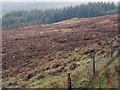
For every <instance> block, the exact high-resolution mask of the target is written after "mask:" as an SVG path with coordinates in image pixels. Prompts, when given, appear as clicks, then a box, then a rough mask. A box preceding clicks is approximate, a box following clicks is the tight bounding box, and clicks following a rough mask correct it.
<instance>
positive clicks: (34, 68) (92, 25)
mask: <svg viewBox="0 0 120 90" xmlns="http://www.w3.org/2000/svg"><path fill="white" fill-rule="evenodd" d="M117 36H118V15H117V14H114V15H107V16H102V17H94V18H81V19H80V18H73V19H69V20H64V21H62V22H58V23H53V24H46V25H34V26H27V27H24V28H19V29H14V30H9V31H2V48H3V51H2V62H3V65H2V67H3V76H2V77H3V87H12V88H13V87H14V88H16V87H35V88H38V87H54V85H56V87H66V82H67V81H65V83H64V85H63V81H64V79H66V78H67V77H66V76H67V75H66V73H67V71H69V72H71V73H72V74H74V77H75V76H77V77H79V76H80V75H81V73H82V74H83V73H85V75H86V74H87V71H89V70H90V71H91V70H92V68H91V67H92V58H91V55H92V54H94V55H95V57H96V71H97V72H101V71H102V70H103V68H104V66H106V65H108V63H109V62H110V42H111V40H113V47H114V48H113V57H114V60H113V61H111V63H112V62H114V61H115V62H117V60H118V57H117V53H118V51H117V48H118V45H117V42H118V41H120V40H119V38H118V37H117ZM88 69H89V70H88ZM79 73H80V74H79ZM74 77H72V83H73V86H74V87H77V88H79V87H80V85H78V86H77V85H76V82H77V81H78V79H76V78H74ZM75 79H76V80H75ZM79 79H80V78H79ZM117 84H118V83H117ZM103 87H104V86H103ZM111 87H117V86H111Z"/></svg>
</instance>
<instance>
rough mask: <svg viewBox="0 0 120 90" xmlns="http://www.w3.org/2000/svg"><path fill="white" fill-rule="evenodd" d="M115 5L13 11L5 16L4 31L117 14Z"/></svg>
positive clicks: (87, 5)
mask: <svg viewBox="0 0 120 90" xmlns="http://www.w3.org/2000/svg"><path fill="white" fill-rule="evenodd" d="M117 8H118V7H117V6H116V5H115V4H114V3H109V2H108V3H105V2H98V3H91V2H90V3H88V4H80V5H78V6H75V7H72V6H71V7H65V8H61V9H51V10H46V11H42V10H32V11H24V10H22V11H13V12H11V13H7V14H5V15H4V16H3V19H2V20H3V22H2V24H3V27H2V28H3V30H10V29H16V28H20V27H24V26H29V25H40V24H50V23H55V22H59V21H63V20H67V19H71V18H75V17H76V18H90V17H98V16H103V15H109V14H115V13H117Z"/></svg>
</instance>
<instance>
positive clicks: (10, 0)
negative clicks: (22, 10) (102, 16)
mask: <svg viewBox="0 0 120 90" xmlns="http://www.w3.org/2000/svg"><path fill="white" fill-rule="evenodd" d="M101 1H103V2H118V1H120V0H2V2H101Z"/></svg>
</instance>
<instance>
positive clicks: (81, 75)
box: [53, 40, 117, 90]
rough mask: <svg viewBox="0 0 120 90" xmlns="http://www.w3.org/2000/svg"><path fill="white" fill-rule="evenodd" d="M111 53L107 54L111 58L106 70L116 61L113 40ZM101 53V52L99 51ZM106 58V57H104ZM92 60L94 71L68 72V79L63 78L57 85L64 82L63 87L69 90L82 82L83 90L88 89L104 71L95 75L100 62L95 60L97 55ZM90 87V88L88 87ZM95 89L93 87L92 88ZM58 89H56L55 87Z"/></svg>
mask: <svg viewBox="0 0 120 90" xmlns="http://www.w3.org/2000/svg"><path fill="white" fill-rule="evenodd" d="M109 48H110V51H108V52H107V54H106V55H108V56H110V60H109V61H108V63H107V64H106V65H104V69H105V67H107V66H108V65H109V64H110V63H112V61H114V58H113V40H111V42H110V47H109ZM115 50H117V49H114V51H115ZM98 51H100V50H98ZM99 56H102V55H99ZM103 58H104V56H103ZM92 60H93V62H92V63H93V64H92V69H91V68H90V69H87V70H86V68H85V69H83V70H82V71H79V70H77V71H75V72H71V73H70V72H68V73H67V77H65V78H64V79H63V78H62V80H59V81H58V82H57V83H60V82H62V84H63V85H62V86H64V88H68V89H69V90H70V89H71V88H72V87H75V86H76V84H77V83H76V82H80V83H81V86H80V87H81V88H82V87H84V86H86V87H88V86H89V84H91V83H92V82H93V80H94V79H97V77H98V76H99V75H100V74H101V73H103V70H102V71H101V72H100V73H99V74H98V75H97V74H95V73H96V70H95V69H96V67H95V66H96V65H95V64H96V61H99V60H95V54H93V56H92ZM86 72H87V76H86ZM79 85H80V84H79ZM87 85H88V86H87ZM53 86H54V87H55V85H54V84H53ZM92 87H93V86H92ZM55 88H56V87H55Z"/></svg>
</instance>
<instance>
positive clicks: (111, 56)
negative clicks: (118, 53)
mask: <svg viewBox="0 0 120 90" xmlns="http://www.w3.org/2000/svg"><path fill="white" fill-rule="evenodd" d="M110 50H111V51H110V55H111V60H112V41H111V43H110Z"/></svg>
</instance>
